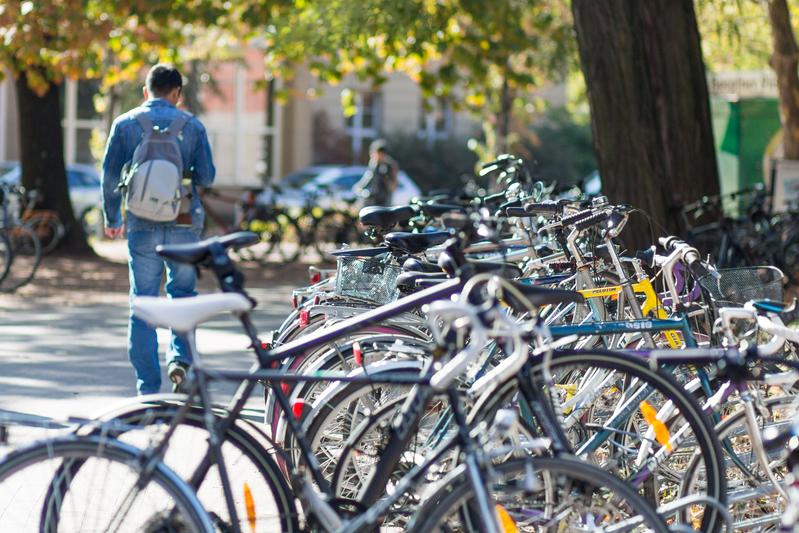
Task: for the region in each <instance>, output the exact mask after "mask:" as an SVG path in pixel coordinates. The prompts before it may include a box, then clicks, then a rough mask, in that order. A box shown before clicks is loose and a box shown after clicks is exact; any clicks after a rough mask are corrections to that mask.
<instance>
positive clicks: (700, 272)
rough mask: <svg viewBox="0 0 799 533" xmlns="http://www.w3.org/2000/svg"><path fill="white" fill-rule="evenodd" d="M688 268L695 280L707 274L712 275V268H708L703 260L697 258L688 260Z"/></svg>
mask: <svg viewBox="0 0 799 533" xmlns="http://www.w3.org/2000/svg"><path fill="white" fill-rule="evenodd" d="M687 266H688V270H689V271H690V272H691V275H692V276H693V278H694V279H695V280H697V281H698V280H700V279H701V278H703V277H705V276H709V275H710V270H708V269H707V268H706V267H705V265H704V264H702V261H701V260H699V259H697V260H696V261H691V262H688V265H687Z"/></svg>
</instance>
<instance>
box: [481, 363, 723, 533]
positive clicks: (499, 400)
mask: <svg viewBox="0 0 799 533" xmlns="http://www.w3.org/2000/svg"><path fill="white" fill-rule="evenodd" d="M542 364H543V361H542V360H541V359H540V358H539V359H537V360H535V361H533V363H532V367H531V372H533V373H534V375H537V376H540V374H541V368H542ZM577 364H580V365H588V366H593V367H600V368H605V369H613V370H615V371H616V372H623V373H624V374H625V375H628V376H632V377H637V378H638V379H640V380H642V381H644V382H645V383H647V384H649V385H652V386H654V387H655V390H657V391H659V392H660V394H662V395H663V396H664V397H666V398H668V399H670V400H672V401H673V402H674V404H675V405H676V406H677V408H678V409H679V416H680V417H682V418H683V419H684V420H685V423H686V424H687V425H688V427H690V429H691V431H692V433H693V438H694V439H695V446H696V448H697V449H698V450H699V452H700V453H701V457H702V459H703V461H704V464H705V468H706V473H707V479H706V487H705V492H706V494H707V495H708V496H709V497H711V498H714V499H716V500H718V501H719V502H722V503H724V502H725V501H726V499H725V498H726V483H725V477H724V468H723V459H722V453H721V448H720V444H719V441H718V439H717V438H716V434H715V431H714V430H713V426H712V424H711V423H710V420H709V419H708V417H707V416H705V414H704V413H703V411H702V408H701V407H700V406H699V404H698V402H697V401H696V399H695V398H694V397H693V396H692V395H690V394H689V393H688V392H687V391H685V389H683V388H682V386H680V385H679V383H678V382H677V381H676V380H675V379H674V378H673V377H672V376H671V375H669V374H667V373H665V372H662V371H657V370H656V371H653V370H652V369H651V368H650V367H649V366H648V364H647V363H646V362H645V361H643V360H642V359H641V358H640V357H636V356H634V355H630V354H626V353H623V352H610V351H604V350H596V349H592V350H590V351H570V350H564V351H556V352H555V353H554V354H553V357H552V367H551V368H552V370H553V372H554V371H555V370H556V368H557V367H565V366H570V365H577ZM518 379H523V378H522V377H521V376H520V375H517V376H514V377H513V378H511V379H510V380H508V381H506V382H505V383H503V384H500V385H499V386H497V387H496V388H495V389H494V390H493V391H492V393H491V394H490V395H484V396H483V397H482V398H481V399H480V400H479V401H478V402H477V403H476V404H475V406H474V407H473V410H472V413H471V414H470V419H474V418H476V417H478V416H482V417H485V419H487V420H491V419H493V416H494V413H496V411H497V410H498V409H500V408H502V407H504V406H505V405H507V404H508V400H509V399H510V398H512V397H513V395H514V394H515V393H516V391H517V390H518V387H519V385H518V382H517V380H518ZM660 466H662V465H660ZM721 527H722V518H721V516H720V514H719V513H718V511H716V510H715V509H713V510H711V511H710V512H708V513H705V514H704V516H703V521H702V531H718V530H719V529H720V528H721Z"/></svg>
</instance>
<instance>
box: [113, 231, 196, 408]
mask: <svg viewBox="0 0 799 533" xmlns="http://www.w3.org/2000/svg"><path fill="white" fill-rule="evenodd" d="M198 239H199V235H198V233H197V231H196V230H193V229H191V228H175V227H164V228H156V229H153V230H147V231H134V232H131V233H129V234H128V265H129V271H130V296H131V301H132V299H133V297H134V296H158V295H159V294H160V292H161V281H162V279H163V275H164V266H166V292H167V294H168V295H169V297H170V298H182V297H185V296H194V295H196V294H197V292H196V291H195V290H194V284H195V281H196V274H195V272H194V267H192V266H191V265H184V264H180V263H174V262H172V261H166V260H164V259H162V258H160V257H158V256H157V255H156V253H155V247H156V246H157V245H159V244H182V243H189V242H197V240H198ZM128 357H129V358H130V362H131V363H132V364H133V368H134V369H135V370H136V388H137V389H138V391H139V394H152V393H156V392H158V391H159V390H160V388H161V366H160V364H159V362H158V338H157V336H156V333H155V328H153V327H152V326H150V325H149V324H147V323H146V322H144V321H142V320H140V319H138V318H136V317H134V316H133V313H131V315H130V327H129V329H128ZM166 361H167V364H169V363H171V362H172V361H180V362H182V363H186V364H190V363H191V351H190V350H189V346H188V343H187V341H186V339H185V338H183V337H179V336H177V335H175V333H174V332H173V333H172V342H171V343H170V346H169V350H168V351H167V354H166Z"/></svg>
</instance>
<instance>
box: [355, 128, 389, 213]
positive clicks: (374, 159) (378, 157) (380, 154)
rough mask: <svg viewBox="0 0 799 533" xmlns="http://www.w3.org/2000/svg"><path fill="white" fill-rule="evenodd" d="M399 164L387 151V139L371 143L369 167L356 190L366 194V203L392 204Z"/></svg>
mask: <svg viewBox="0 0 799 533" xmlns="http://www.w3.org/2000/svg"><path fill="white" fill-rule="evenodd" d="M398 173H399V166H398V165H397V162H396V161H394V159H392V158H391V156H389V155H388V153H386V141H384V140H383V139H378V140H376V141H374V142H372V144H371V145H369V168H368V169H367V170H366V172H364V174H363V177H362V178H361V179H360V181H358V183H356V184H355V190H356V191H362V194H364V193H365V194H364V195H365V196H366V201H365V202H364V205H367V206H369V205H386V206H388V205H391V195H392V194H393V193H394V191H395V190H396V189H397V174H398Z"/></svg>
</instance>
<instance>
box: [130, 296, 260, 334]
mask: <svg viewBox="0 0 799 533" xmlns="http://www.w3.org/2000/svg"><path fill="white" fill-rule="evenodd" d="M131 307H132V309H133V316H135V317H137V318H140V319H141V320H144V321H145V322H147V323H148V324H150V325H151V326H154V327H157V328H169V329H172V330H174V331H177V332H179V333H188V332H189V331H191V330H193V329H194V328H196V327H197V326H199V325H200V324H202V323H203V322H206V321H208V320H210V319H211V318H212V317H214V316H216V315H218V314H221V313H243V312H245V311H249V310H250V309H252V307H253V304H252V302H251V301H250V300H249V299H248V298H247V297H246V296H244V295H243V294H238V293H233V292H225V293H217V294H202V295H200V296H191V297H189V298H161V297H158V296H137V297H135V298H133V303H132V304H131Z"/></svg>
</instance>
